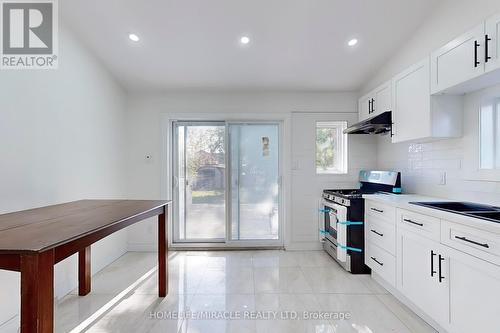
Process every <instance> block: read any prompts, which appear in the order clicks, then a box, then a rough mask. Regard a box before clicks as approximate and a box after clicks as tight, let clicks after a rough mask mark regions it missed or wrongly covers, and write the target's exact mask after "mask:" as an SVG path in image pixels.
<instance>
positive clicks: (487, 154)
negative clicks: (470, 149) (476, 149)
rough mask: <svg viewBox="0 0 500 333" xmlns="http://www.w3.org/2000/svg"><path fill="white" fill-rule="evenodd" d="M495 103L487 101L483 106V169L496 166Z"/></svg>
mask: <svg viewBox="0 0 500 333" xmlns="http://www.w3.org/2000/svg"><path fill="white" fill-rule="evenodd" d="M493 109H494V104H493V103H491V102H490V103H485V104H483V105H482V106H481V113H480V128H481V131H480V132H481V136H480V142H481V148H480V155H481V163H480V166H481V169H494V168H495V150H494V149H495V145H494V143H495V125H496V123H495V121H494V120H495V113H494V110H493Z"/></svg>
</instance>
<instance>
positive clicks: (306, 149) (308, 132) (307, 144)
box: [287, 106, 377, 250]
mask: <svg viewBox="0 0 500 333" xmlns="http://www.w3.org/2000/svg"><path fill="white" fill-rule="evenodd" d="M332 111H333V112H329V113H293V115H292V135H291V136H292V205H291V214H290V222H291V226H290V228H289V229H290V230H289V233H288V242H287V248H288V249H308V250H318V249H320V247H321V244H320V243H319V241H318V240H319V224H318V222H319V216H320V214H319V207H320V205H319V203H320V200H321V194H322V192H323V190H324V189H341V188H343V189H351V188H358V187H359V182H358V179H359V171H360V170H363V169H365V170H366V169H374V168H375V167H376V165H377V141H376V140H374V137H373V136H369V135H349V136H348V138H347V142H348V151H349V154H348V163H347V166H348V173H347V174H345V175H326V174H322V175H318V174H316V163H315V161H316V122H317V121H347V122H348V125H352V124H353V123H356V122H357V121H358V113H357V112H356V108H355V107H354V106H353V107H351V108H348V109H344V110H343V109H332Z"/></svg>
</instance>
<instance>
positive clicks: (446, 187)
mask: <svg viewBox="0 0 500 333" xmlns="http://www.w3.org/2000/svg"><path fill="white" fill-rule="evenodd" d="M464 145H465V143H464V139H450V140H441V141H435V142H429V143H399V144H393V143H391V139H390V137H388V136H382V137H379V138H378V146H377V149H378V162H377V164H378V168H380V169H384V170H397V171H401V173H402V183H403V190H404V191H405V192H406V193H417V194H422V195H428V196H434V197H442V198H446V199H453V200H466V201H472V202H478V203H485V204H492V205H497V206H500V179H499V182H493V181H474V180H466V179H464V176H463V172H462V164H463V162H464V160H465V159H467V158H470V157H468V156H466V153H465V152H466V150H465V148H464Z"/></svg>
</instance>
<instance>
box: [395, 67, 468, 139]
mask: <svg viewBox="0 0 500 333" xmlns="http://www.w3.org/2000/svg"><path fill="white" fill-rule="evenodd" d="M429 66H430V64H429V58H426V59H424V60H422V61H420V62H418V63H416V64H415V65H413V66H411V67H409V68H408V69H406V70H405V71H403V72H401V73H400V74H398V75H396V76H395V77H394V78H393V79H392V106H393V112H392V121H393V137H392V142H394V143H396V142H404V141H414V140H429V139H432V138H450V137H459V136H461V135H462V115H463V113H462V112H461V110H462V105H461V100H460V97H456V96H431V94H430V77H429V75H430V68H429Z"/></svg>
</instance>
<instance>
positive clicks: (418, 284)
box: [397, 231, 449, 325]
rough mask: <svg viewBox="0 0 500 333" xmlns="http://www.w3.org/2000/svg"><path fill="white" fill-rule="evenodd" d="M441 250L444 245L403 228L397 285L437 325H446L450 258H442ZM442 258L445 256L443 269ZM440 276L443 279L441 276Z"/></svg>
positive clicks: (400, 240)
mask: <svg viewBox="0 0 500 333" xmlns="http://www.w3.org/2000/svg"><path fill="white" fill-rule="evenodd" d="M440 249H441V245H440V244H439V243H437V242H433V241H430V240H428V239H426V238H423V237H420V236H418V235H417V234H414V233H412V232H410V231H400V232H399V233H398V255H397V258H398V261H397V287H398V289H399V290H400V291H401V292H402V293H403V295H405V296H406V297H407V298H408V299H409V300H410V301H411V302H413V303H414V304H415V305H416V306H417V307H419V308H420V309H421V310H422V311H424V312H425V313H427V314H428V315H429V316H430V317H431V318H432V319H434V320H435V321H436V322H437V323H438V324H440V325H446V324H448V322H449V295H448V292H449V289H448V273H447V272H448V269H447V265H448V259H447V258H444V257H443V255H442V254H441V253H442V252H440ZM440 254H441V257H440ZM440 258H441V259H443V260H441V270H440V269H439V260H440ZM440 274H441V275H440ZM439 276H441V277H442V278H441V279H439Z"/></svg>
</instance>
